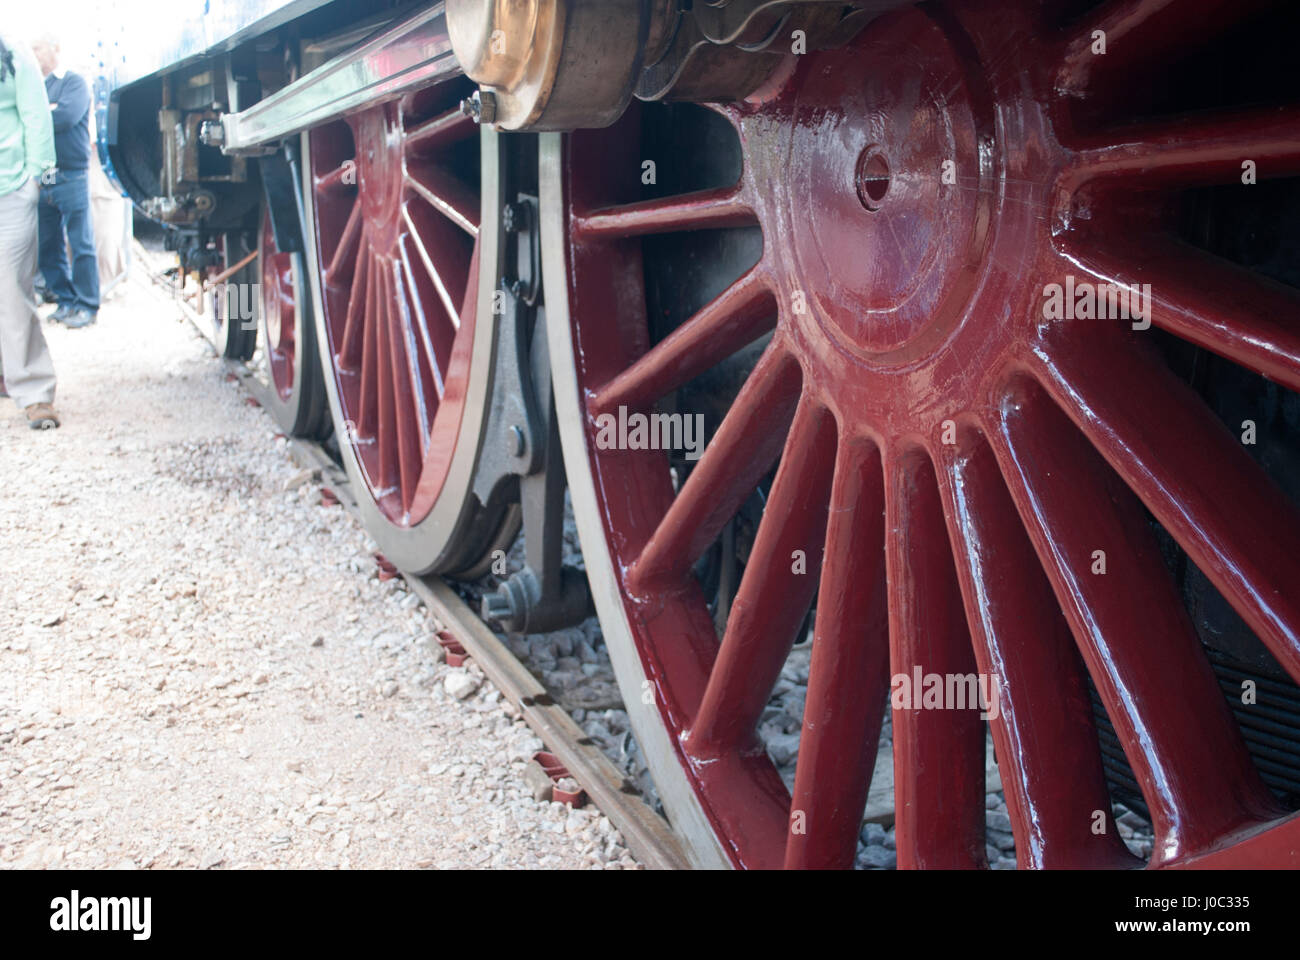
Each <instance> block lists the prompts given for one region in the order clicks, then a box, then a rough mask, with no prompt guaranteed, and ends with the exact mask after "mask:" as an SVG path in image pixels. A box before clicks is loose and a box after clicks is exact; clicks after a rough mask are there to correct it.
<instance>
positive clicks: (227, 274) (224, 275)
mask: <svg viewBox="0 0 1300 960" xmlns="http://www.w3.org/2000/svg"><path fill="white" fill-rule="evenodd" d="M256 259H257V251H256V250H254V251H253V252H252V253H250V254H249V255H248V256H246V257H245V258H244V259H243V260H240V261H239V262H238V263H237V264H235V265H234V266H233V267H231V268H230V269H228V270H223V271H222V272H221V273H219V274H217V275H216V276H215V277H213V278H212V279H211V280H206V281H204V283H203V289H202V290H200V291H199V292H200V293H201V294H203V293H207V292H208V291H209V290H211V289H212V288H213V287H215V286H218V285H219V284H222V283H225V282H226V281H227V280H229V279H230V278H231V277H233V276H234V275H235V274H237V273H238V272H239V271H240V270H243V269H244V268H245V267H246V266H248V265H249V264H250V263H252V262H253V261H254V260H256Z"/></svg>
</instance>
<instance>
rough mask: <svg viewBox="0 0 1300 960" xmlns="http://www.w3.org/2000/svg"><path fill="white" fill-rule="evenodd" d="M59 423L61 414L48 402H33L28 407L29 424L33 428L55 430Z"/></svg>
mask: <svg viewBox="0 0 1300 960" xmlns="http://www.w3.org/2000/svg"><path fill="white" fill-rule="evenodd" d="M58 425H59V415H58V414H57V413H55V412H54V408H53V407H52V406H50V405H49V404H48V403H33V404H32V405H31V406H30V407H28V408H27V426H29V427H31V428H32V429H33V430H53V429H54V428H55V427H57V426H58Z"/></svg>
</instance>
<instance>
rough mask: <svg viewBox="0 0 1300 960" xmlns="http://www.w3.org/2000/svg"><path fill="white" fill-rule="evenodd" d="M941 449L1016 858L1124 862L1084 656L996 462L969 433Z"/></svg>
mask: <svg viewBox="0 0 1300 960" xmlns="http://www.w3.org/2000/svg"><path fill="white" fill-rule="evenodd" d="M944 449H945V450H946V451H948V452H949V454H950V456H949V459H948V463H947V465H946V467H945V468H944V469H942V470H941V471H940V480H941V483H940V489H941V492H942V494H943V498H944V504H945V508H946V510H945V512H946V513H947V516H948V530H949V535H950V537H951V540H952V544H953V552H954V553H955V555H956V556H957V558H958V563H957V575H958V580H959V582H960V583H961V590H962V595H963V597H964V600H965V607H966V621H967V623H968V624H969V628H970V632H971V636H972V638H973V640H974V642H975V658H976V662H977V663H978V664H979V669H980V671H981V672H982V673H984V674H985V675H986V676H992V677H996V679H997V682H998V700H997V716H996V717H993V716H991V717H990V718H989V723H990V726H991V727H992V729H993V741H994V745H995V747H996V749H997V756H998V770H999V772H1000V773H1001V776H1002V787H1003V790H1004V792H1005V796H1006V801H1007V808H1008V811H1009V813H1010V816H1011V824H1012V829H1013V831H1014V833H1015V837H1016V857H1017V861H1018V864H1019V866H1021V867H1038V868H1052V867H1071V868H1079V867H1118V866H1125V865H1128V864H1131V863H1133V862H1134V861H1133V858H1132V856H1131V855H1130V854H1129V853H1128V851H1127V849H1126V848H1125V846H1124V844H1123V841H1121V840H1120V838H1119V834H1118V833H1117V832H1116V827H1115V822H1114V819H1113V817H1112V815H1111V809H1110V795H1109V793H1108V791H1107V787H1106V778H1105V773H1104V772H1103V769H1102V765H1101V755H1100V752H1099V747H1098V745H1097V731H1096V728H1095V727H1094V725H1093V719H1092V704H1091V701H1090V699H1089V696H1088V688H1087V685H1086V683H1085V677H1086V672H1085V668H1084V665H1083V661H1082V660H1081V659H1080V658H1079V652H1078V650H1077V649H1076V648H1075V646H1074V641H1073V638H1072V637H1071V636H1070V629H1069V627H1068V626H1067V625H1066V623H1065V620H1064V619H1063V618H1062V616H1061V611H1060V608H1059V607H1058V606H1057V604H1056V601H1055V599H1054V598H1053V596H1052V588H1051V586H1050V585H1049V584H1048V582H1047V580H1046V578H1045V577H1044V576H1043V573H1042V571H1041V568H1040V567H1039V564H1038V558H1037V556H1036V555H1035V554H1034V548H1033V545H1032V544H1031V543H1030V542H1029V539H1028V537H1027V536H1026V535H1025V531H1024V528H1023V527H1022V526H1021V523H1020V517H1019V515H1018V514H1017V513H1016V508H1015V505H1014V504H1013V503H1012V502H1011V499H1010V497H1009V496H1008V494H1007V491H1006V487H1005V486H1004V484H1003V482H1002V475H1001V473H1000V472H999V471H998V466H997V462H996V461H995V460H994V459H993V454H992V451H991V450H990V449H989V447H988V445H987V444H986V443H985V442H984V441H983V439H982V438H978V437H973V436H968V437H966V438H963V443H962V445H961V446H960V447H959V448H956V449H954V448H953V447H946V448H944ZM1010 571H1014V574H1009V572H1010ZM896 723H897V722H896ZM895 729H897V726H896V727H895ZM895 737H897V734H895ZM896 779H897V777H896ZM898 809H901V807H898ZM1098 811H1100V812H1101V815H1102V816H1103V817H1104V818H1105V832H1104V833H1101V834H1098V833H1094V832H1093V825H1094V823H1096V817H1097V813H1098ZM899 849H900V851H901V849H902V848H901V847H900V848H899Z"/></svg>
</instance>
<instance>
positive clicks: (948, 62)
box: [747, 10, 1016, 431]
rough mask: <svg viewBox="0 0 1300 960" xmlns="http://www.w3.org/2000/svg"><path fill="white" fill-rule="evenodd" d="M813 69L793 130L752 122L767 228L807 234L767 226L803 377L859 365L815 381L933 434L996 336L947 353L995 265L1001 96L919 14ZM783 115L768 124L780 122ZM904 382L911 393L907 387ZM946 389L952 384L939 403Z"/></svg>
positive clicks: (945, 25) (877, 26)
mask: <svg viewBox="0 0 1300 960" xmlns="http://www.w3.org/2000/svg"><path fill="white" fill-rule="evenodd" d="M818 67H819V69H817V70H804V71H801V72H800V74H799V75H797V76H796V77H795V79H794V81H793V83H792V84H791V87H790V88H788V89H787V92H786V94H785V95H784V96H783V98H782V100H786V99H787V98H788V100H789V108H788V109H789V111H790V118H789V121H788V122H782V123H771V124H767V123H762V124H760V123H754V122H751V123H748V124H747V127H749V128H750V129H751V130H752V131H753V133H754V134H755V135H756V139H755V141H754V142H753V143H752V149H751V150H750V152H749V157H750V161H751V163H753V164H755V166H757V165H758V164H760V163H762V162H763V161H762V160H761V158H762V157H771V158H773V161H774V165H777V164H779V173H778V172H777V170H773V171H772V172H773V173H774V174H776V175H775V176H773V180H774V181H775V182H776V184H777V185H778V186H777V189H776V190H774V191H773V193H774V194H776V195H779V197H780V200H779V206H777V203H776V202H770V203H771V206H770V207H769V210H768V211H766V212H765V214H762V215H761V217H762V219H764V220H765V221H766V222H769V223H773V224H775V223H778V222H781V221H784V222H786V223H790V224H808V225H809V226H810V227H811V229H794V230H788V231H784V232H779V231H769V237H775V238H777V239H776V241H775V246H776V250H775V253H776V255H777V259H776V260H775V264H776V269H775V273H776V274H777V277H776V279H777V283H778V284H779V285H780V286H782V287H784V288H785V289H784V290H783V295H784V300H785V305H786V306H788V314H789V316H790V319H791V321H792V323H791V326H792V327H793V328H794V332H795V333H796V336H795V337H794V339H795V341H796V342H798V343H800V344H801V345H802V350H801V351H800V352H802V353H803V354H804V359H805V361H806V362H805V369H822V370H824V371H830V370H832V369H837V368H838V365H840V364H842V363H844V362H845V360H846V359H847V360H849V362H851V363H853V365H854V366H856V367H858V368H859V373H858V375H856V376H854V377H850V378H844V377H839V376H835V377H829V376H828V377H825V378H821V379H822V382H824V383H831V382H835V383H837V385H838V388H844V387H847V390H848V391H849V392H850V393H851V394H852V396H848V395H845V396H843V397H841V401H842V402H843V403H844V404H846V405H847V404H850V403H851V404H853V405H855V407H856V409H858V410H861V409H862V407H863V405H866V406H867V407H874V408H876V409H877V411H878V416H877V417H876V418H875V419H876V420H877V421H878V422H879V421H883V420H884V419H885V418H888V419H891V420H893V419H894V418H896V417H897V415H898V414H899V412H900V408H902V409H906V410H910V411H911V412H912V413H913V414H920V415H921V418H922V419H923V420H925V421H926V424H929V423H930V422H931V421H932V420H933V416H932V414H933V413H934V411H933V410H932V409H931V407H932V406H933V401H934V400H936V399H938V397H939V395H940V394H947V399H948V400H949V401H951V400H953V399H957V395H960V394H965V396H962V397H961V399H962V400H963V401H969V400H971V399H972V398H971V397H970V396H969V390H968V389H967V388H968V387H969V385H970V384H971V378H970V377H969V375H968V371H969V369H970V366H969V361H970V359H971V358H970V353H969V352H970V351H972V350H978V351H979V352H980V353H984V352H985V351H986V350H987V348H988V347H989V346H990V344H991V339H996V338H998V337H1000V336H1002V335H1003V334H1002V333H1000V332H999V330H998V324H997V323H996V322H980V323H978V324H975V326H976V327H977V328H978V329H977V330H976V331H974V332H973V334H972V336H973V337H974V338H975V339H976V340H978V342H963V344H962V345H961V347H960V350H957V349H955V345H954V343H953V338H954V335H955V334H957V333H958V331H959V330H960V329H961V328H962V327H963V325H965V322H966V320H967V318H969V317H972V316H974V315H976V314H977V313H979V311H976V310H973V309H972V308H973V303H974V299H975V296H976V293H977V290H978V282H979V279H980V276H981V274H982V273H983V272H984V271H985V269H986V267H987V265H988V263H989V261H990V259H991V251H990V246H989V244H990V238H991V236H992V228H993V225H994V222H995V215H996V213H997V212H998V211H997V209H996V205H995V199H996V193H997V191H996V190H995V183H996V180H995V172H994V170H995V164H996V163H998V162H999V159H1000V158H999V150H1000V145H999V144H998V143H997V142H996V140H995V137H994V135H993V123H992V116H993V110H992V107H991V104H992V101H993V97H992V93H991V91H990V90H989V89H988V87H987V86H986V84H985V81H984V80H983V70H982V67H981V66H980V64H979V63H978V58H977V57H976V55H975V53H974V49H973V45H972V44H971V42H970V40H969V39H968V38H967V37H966V35H965V34H964V33H963V32H962V31H961V28H960V27H959V26H958V25H957V24H956V23H955V22H951V21H941V20H939V19H936V18H934V17H931V16H929V15H926V14H924V13H921V12H919V11H917V10H907V11H900V12H898V13H896V14H893V15H890V16H887V17H882V18H881V19H879V20H877V21H876V22H875V23H873V24H872V25H871V26H870V27H868V33H867V35H866V36H865V37H863V38H862V41H861V42H860V43H858V44H855V45H854V47H852V48H849V49H845V50H841V51H835V52H831V53H829V54H824V55H823V56H822V58H821V60H820V62H819V64H818ZM782 106H783V105H782V104H780V103H775V104H767V105H764V106H763V107H762V108H761V114H762V115H765V116H766V117H767V118H770V119H773V120H775V119H779V118H778V116H777V114H778V113H783V112H784V111H783V110H782V109H781V107H782ZM774 108H776V109H775V110H774ZM780 119H783V118H780ZM765 172H767V171H763V172H758V171H756V175H758V176H760V177H761V176H762V173H765ZM1012 213H1013V215H1014V214H1015V213H1016V211H1014V210H1013V211H1012ZM787 238H788V239H787ZM980 319H981V321H989V320H991V319H992V318H988V317H981V318H980ZM962 351H965V352H966V353H965V359H963V360H962V361H961V363H960V364H958V365H955V366H954V365H953V364H952V363H951V361H952V359H953V357H954V355H955V354H956V353H960V352H962ZM846 355H847V356H846ZM850 358H851V359H850ZM918 369H920V370H921V371H922V372H920V373H918ZM879 375H888V377H889V382H888V383H881V382H879V381H875V380H874V377H876V376H879ZM899 376H902V377H903V378H904V379H905V380H906V381H908V382H909V383H911V384H912V386H914V387H915V389H909V388H907V387H906V386H904V387H903V388H902V389H900V386H899V383H898V377H899ZM940 384H942V385H944V386H945V388H949V387H950V388H955V389H944V390H942V391H940V392H939V393H936V389H935V388H936V386H937V385H940ZM949 406H951V404H949ZM946 415H947V414H946V413H945V416H946ZM908 419H909V420H912V421H913V422H912V423H909V424H908V430H909V431H911V430H915V429H917V428H918V424H916V422H915V420H916V419H917V418H916V417H915V416H912V417H909V418H908ZM884 426H885V425H884V423H883V422H882V423H881V428H882V429H884Z"/></svg>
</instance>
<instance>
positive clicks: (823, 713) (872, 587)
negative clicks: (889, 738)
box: [785, 442, 889, 869]
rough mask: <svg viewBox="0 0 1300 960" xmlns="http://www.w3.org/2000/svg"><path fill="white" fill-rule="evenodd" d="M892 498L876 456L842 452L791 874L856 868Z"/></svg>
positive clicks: (844, 446)
mask: <svg viewBox="0 0 1300 960" xmlns="http://www.w3.org/2000/svg"><path fill="white" fill-rule="evenodd" d="M884 537H885V530H884V491H883V489H882V477H881V467H880V457H879V455H878V454H877V453H876V451H875V449H874V448H865V447H863V446H861V445H858V444H855V443H853V442H849V443H843V442H842V443H841V444H840V448H839V451H838V454H837V456H836V462H835V479H834V482H833V485H832V488H831V501H830V512H829V517H828V520H827V525H826V550H825V561H824V562H823V564H822V573H821V584H820V587H819V590H818V594H817V618H816V625H815V627H814V633H813V647H812V663H811V666H810V670H809V675H808V699H807V701H806V703H805V705H804V714H803V732H802V733H801V735H800V739H799V762H798V766H797V768H796V772H795V781H794V798H793V800H792V803H791V810H790V820H791V823H790V828H791V830H790V838H789V840H788V842H787V844H786V852H785V865H786V866H787V867H791V868H814V869H815V868H836V867H840V868H842V867H850V866H852V865H853V860H854V857H855V855H856V853H857V841H858V833H859V832H860V830H861V829H862V813H863V809H864V808H865V806H866V803H867V790H868V788H869V787H870V785H871V771H872V768H873V767H874V765H875V761H876V745H877V743H878V742H879V739H880V726H881V722H882V716H883V712H884V704H885V697H886V693H887V691H888V690H889V626H888V615H887V611H886V599H885V562H884V557H885V554H884Z"/></svg>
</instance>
